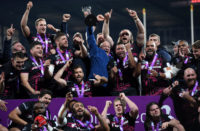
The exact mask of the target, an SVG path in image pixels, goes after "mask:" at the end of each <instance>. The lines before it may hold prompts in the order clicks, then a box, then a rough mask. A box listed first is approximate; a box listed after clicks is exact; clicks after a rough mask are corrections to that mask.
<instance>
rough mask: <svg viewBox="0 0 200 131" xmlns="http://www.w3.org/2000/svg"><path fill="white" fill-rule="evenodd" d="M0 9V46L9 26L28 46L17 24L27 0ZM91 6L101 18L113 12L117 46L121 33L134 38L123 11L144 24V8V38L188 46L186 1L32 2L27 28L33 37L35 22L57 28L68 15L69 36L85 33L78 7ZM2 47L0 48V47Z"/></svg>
mask: <svg viewBox="0 0 200 131" xmlns="http://www.w3.org/2000/svg"><path fill="white" fill-rule="evenodd" d="M0 2H1V5H0V7H1V8H0V16H1V20H0V45H2V41H3V39H4V37H5V35H4V34H5V31H6V28H8V27H9V26H10V24H11V23H13V24H14V27H15V28H16V30H17V31H16V34H15V39H17V40H20V41H21V42H22V43H24V42H27V41H26V39H25V38H24V37H23V35H22V33H21V30H20V21H21V18H22V16H23V13H24V11H25V9H26V4H27V3H28V1H27V0H1V1H0ZM88 5H90V6H91V7H92V13H93V14H95V15H97V14H100V13H101V14H104V13H105V12H107V11H109V10H110V9H113V13H112V18H111V21H110V34H111V36H112V37H113V40H114V41H115V42H116V41H117V37H118V34H119V32H120V30H122V29H124V28H127V29H130V30H131V31H132V32H133V34H134V37H135V36H136V33H137V29H136V27H135V23H134V21H133V20H132V18H131V17H130V16H129V15H128V13H127V12H126V10H125V8H127V7H128V8H130V9H133V10H136V11H137V13H138V16H139V18H140V19H141V21H143V16H142V8H146V18H147V36H148V35H149V34H151V33H157V34H159V35H160V36H161V42H162V44H164V45H170V43H171V41H177V40H179V39H185V40H187V41H188V42H189V43H190V41H191V35H190V33H191V32H190V2H189V0H33V8H32V9H31V12H30V15H29V20H28V26H29V27H30V29H31V31H32V32H33V33H36V30H35V27H34V22H35V20H36V19H37V18H39V17H44V18H45V19H46V20H47V23H49V24H53V25H54V26H55V27H57V28H59V26H60V22H61V20H62V14H63V13H70V14H71V16H72V17H71V20H70V21H69V22H68V31H69V34H70V36H72V35H73V33H75V32H77V31H79V32H81V33H84V32H85V25H84V22H83V20H84V17H83V15H82V12H81V7H83V6H88ZM199 23H200V8H199V4H196V5H194V27H195V32H194V40H197V39H199V34H200V27H199V25H200V24H199ZM101 28H102V23H99V24H98V25H97V31H96V32H97V33H98V32H100V31H101ZM0 47H1V46H0Z"/></svg>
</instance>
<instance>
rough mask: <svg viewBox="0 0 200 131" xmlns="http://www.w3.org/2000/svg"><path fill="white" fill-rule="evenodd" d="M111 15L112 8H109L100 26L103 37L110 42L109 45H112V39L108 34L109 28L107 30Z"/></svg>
mask: <svg viewBox="0 0 200 131" xmlns="http://www.w3.org/2000/svg"><path fill="white" fill-rule="evenodd" d="M111 15H112V9H111V10H110V12H107V13H105V15H104V23H103V27H102V33H103V36H104V39H105V40H106V41H108V42H109V43H110V47H112V46H113V45H114V42H113V39H112V38H111V36H110V30H109V23H110V18H111Z"/></svg>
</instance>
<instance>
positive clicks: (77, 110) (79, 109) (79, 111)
mask: <svg viewBox="0 0 200 131" xmlns="http://www.w3.org/2000/svg"><path fill="white" fill-rule="evenodd" d="M84 110H85V108H84V105H83V103H81V102H76V103H75V104H74V105H73V112H74V115H75V116H76V117H78V118H81V117H83V115H84Z"/></svg>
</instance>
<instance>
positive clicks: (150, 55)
mask: <svg viewBox="0 0 200 131" xmlns="http://www.w3.org/2000/svg"><path fill="white" fill-rule="evenodd" d="M154 56H155V52H153V54H149V53H148V52H147V53H146V59H147V60H152V59H153V57H154Z"/></svg>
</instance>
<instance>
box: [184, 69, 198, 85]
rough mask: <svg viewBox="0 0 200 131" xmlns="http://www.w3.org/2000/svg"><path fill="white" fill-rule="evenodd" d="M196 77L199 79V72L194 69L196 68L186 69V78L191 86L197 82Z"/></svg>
mask: <svg viewBox="0 0 200 131" xmlns="http://www.w3.org/2000/svg"><path fill="white" fill-rule="evenodd" d="M196 79H197V74H196V72H195V71H194V69H192V68H187V69H185V71H184V80H185V82H186V84H187V86H188V87H189V88H190V87H194V85H195V83H196Z"/></svg>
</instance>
